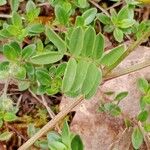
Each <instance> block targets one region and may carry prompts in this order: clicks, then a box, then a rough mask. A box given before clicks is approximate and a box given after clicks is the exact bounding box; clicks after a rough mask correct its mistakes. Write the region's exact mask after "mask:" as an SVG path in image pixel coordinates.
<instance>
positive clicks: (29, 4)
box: [26, 0, 36, 12]
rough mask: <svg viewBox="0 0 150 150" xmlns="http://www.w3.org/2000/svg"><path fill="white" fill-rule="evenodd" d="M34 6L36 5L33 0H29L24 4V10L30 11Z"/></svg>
mask: <svg viewBox="0 0 150 150" xmlns="http://www.w3.org/2000/svg"><path fill="white" fill-rule="evenodd" d="M35 8H36V5H35V4H34V2H33V1H32V0H29V1H28V2H27V4H26V12H30V11H32V10H33V9H35Z"/></svg>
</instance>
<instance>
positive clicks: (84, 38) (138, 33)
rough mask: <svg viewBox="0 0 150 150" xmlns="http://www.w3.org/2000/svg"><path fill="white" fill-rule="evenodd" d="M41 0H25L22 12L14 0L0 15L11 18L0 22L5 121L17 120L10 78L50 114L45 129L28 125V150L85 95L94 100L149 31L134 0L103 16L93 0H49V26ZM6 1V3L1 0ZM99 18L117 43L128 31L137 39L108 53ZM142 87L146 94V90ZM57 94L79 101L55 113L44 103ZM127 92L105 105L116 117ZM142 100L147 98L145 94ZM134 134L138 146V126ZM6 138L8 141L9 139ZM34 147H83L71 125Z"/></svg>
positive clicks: (143, 113)
mask: <svg viewBox="0 0 150 150" xmlns="http://www.w3.org/2000/svg"><path fill="white" fill-rule="evenodd" d="M40 2H41V1H32V0H29V1H28V2H25V6H26V7H25V10H24V12H23V13H22V12H21V11H18V9H19V6H20V5H21V4H20V1H18V0H10V3H9V4H10V6H11V14H10V15H8V16H5V15H3V16H2V17H6V18H9V19H5V21H4V22H2V25H1V26H0V40H1V41H2V43H3V46H2V48H1V53H2V55H3V56H4V57H5V59H4V61H2V62H0V79H1V80H3V81H4V84H5V86H4V89H3V92H2V95H1V97H0V99H1V103H0V113H1V114H2V115H1V119H0V122H1V124H3V122H5V121H6V122H8V121H14V120H16V119H17V117H16V113H17V111H18V108H17V107H15V106H14V104H13V101H12V99H11V98H10V97H9V96H8V94H7V92H8V88H9V84H10V81H11V82H13V83H14V84H15V85H17V86H18V90H19V91H25V90H29V91H30V92H31V93H32V94H33V95H34V97H36V98H37V96H36V95H39V97H41V98H42V103H43V105H44V106H45V107H46V108H47V110H48V112H49V114H50V117H51V118H52V122H49V123H48V124H47V125H46V126H44V127H43V128H42V129H36V128H35V127H34V126H33V125H29V128H28V135H29V136H30V137H31V139H30V140H29V141H28V142H27V143H25V145H23V147H21V148H19V150H21V149H22V150H24V149H27V148H28V147H29V146H30V145H32V144H33V143H34V142H35V141H36V140H37V139H38V138H40V137H41V136H42V135H43V134H44V133H47V131H48V130H49V129H52V128H53V127H54V125H55V124H57V123H58V122H59V121H60V120H61V119H63V118H64V117H65V115H67V114H68V113H69V112H70V111H71V110H72V109H73V108H74V107H75V106H76V105H78V104H79V103H80V102H81V101H82V100H83V99H90V98H92V97H93V96H94V95H95V93H96V91H97V89H98V87H99V85H100V84H102V83H103V82H105V78H107V76H108V74H109V73H110V74H111V72H112V70H113V69H114V68H115V67H116V66H117V65H118V64H119V63H120V62H122V60H123V59H124V58H125V57H127V56H128V55H129V54H130V53H131V52H132V51H133V50H134V49H135V48H136V47H137V46H139V45H140V44H141V43H142V42H143V40H147V38H148V37H149V35H150V28H149V21H145V22H144V21H143V22H141V23H137V21H135V19H134V8H135V6H136V5H137V3H135V2H134V1H126V5H125V6H124V7H122V9H121V10H120V11H119V12H118V13H117V12H116V11H115V9H112V10H111V11H110V13H111V15H110V16H109V13H106V15H105V14H104V13H99V10H98V9H97V8H95V7H91V5H90V3H92V4H93V5H94V4H95V3H93V1H89V2H88V1H87V0H75V1H68V0H65V1H64V0H49V4H48V5H51V6H52V7H53V9H54V15H55V18H53V19H52V21H49V20H48V21H47V22H46V24H44V23H41V22H40V21H38V20H40V17H41V16H40V15H41V14H40V13H41V9H40V7H41V4H43V3H46V1H42V3H40ZM5 4H6V1H2V2H1V3H0V5H5ZM46 5H47V3H46ZM96 6H97V5H96ZM98 8H99V7H98ZM77 10H78V11H77ZM102 10H103V9H102ZM77 12H78V13H77ZM79 14H80V15H79ZM48 18H49V17H48ZM72 20H73V21H72ZM97 20H100V21H101V22H102V23H103V24H104V25H105V27H104V31H106V32H113V35H114V37H115V39H116V40H117V41H118V42H122V41H123V37H124V35H130V34H131V33H132V34H133V35H134V37H136V38H135V39H136V41H135V42H133V44H131V46H129V47H128V48H126V46H125V44H121V45H120V44H119V45H117V46H116V47H113V48H111V49H109V51H105V44H104V43H105V42H104V41H105V40H104V38H105V36H104V35H103V34H102V33H101V32H99V30H96V23H97ZM28 41H29V42H28ZM129 72H130V70H129ZM110 78H111V77H110ZM140 84H144V88H145V86H146V84H147V83H146V82H145V81H140ZM141 89H142V87H141ZM143 91H144V92H146V91H145V89H143ZM58 93H61V94H64V95H66V96H68V97H73V98H77V100H76V101H73V102H72V103H71V104H70V105H69V106H67V107H66V108H65V109H63V110H62V111H61V112H60V113H59V114H58V115H57V116H54V114H53V113H52V114H51V111H49V109H50V108H49V107H48V106H47V104H45V101H44V97H43V95H50V96H54V95H55V94H58ZM127 94H128V93H127V92H122V93H119V94H118V95H117V96H116V97H115V98H114V100H113V102H110V103H107V104H102V107H101V109H102V110H103V111H104V112H109V113H110V114H112V115H114V116H118V115H120V114H121V109H120V107H119V106H118V105H119V103H120V101H121V100H122V99H123V98H124V97H126V96H127ZM143 99H147V95H145V97H144V98H143ZM143 101H144V102H143ZM145 101H146V100H141V106H142V107H144V108H145V103H148V100H147V102H145ZM10 113H11V114H10ZM143 116H144V117H143ZM146 117H147V111H146V110H145V109H143V110H142V111H141V113H140V114H139V116H138V119H139V120H140V121H142V120H143V121H145V120H146ZM147 128H149V127H148V125H147ZM30 131H31V132H33V133H30ZM133 133H134V134H133V145H134V147H135V145H136V146H137V147H139V145H141V143H142V140H141V139H142V136H141V135H140V132H139V128H137V127H136V128H135V129H134V132H133ZM4 135H6V137H11V135H12V133H10V134H8V133H7V132H6V133H5V132H4ZM2 136H3V134H2ZM135 136H137V139H138V138H140V142H138V143H136V142H137V140H135V138H134V137H135ZM6 137H5V138H4V139H8V138H6ZM51 141H53V142H51ZM45 143H46V144H45ZM35 145H36V146H37V147H39V145H40V146H41V145H42V148H43V147H45V145H46V146H47V147H48V148H49V149H64V150H68V149H69V150H70V149H72V150H74V149H78V150H80V149H83V144H82V141H81V139H80V137H79V136H78V135H73V134H72V133H70V131H69V128H68V125H67V123H65V125H64V128H63V130H62V133H61V134H57V133H55V132H52V133H49V134H48V135H47V139H44V140H43V141H41V140H38V141H36V142H35ZM76 146H79V147H76ZM80 146H81V147H80ZM47 147H46V148H47ZM43 149H44V148H43Z"/></svg>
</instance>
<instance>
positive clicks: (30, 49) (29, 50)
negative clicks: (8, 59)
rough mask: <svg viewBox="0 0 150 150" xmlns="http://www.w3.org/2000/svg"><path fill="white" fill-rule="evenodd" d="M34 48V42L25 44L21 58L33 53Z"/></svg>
mask: <svg viewBox="0 0 150 150" xmlns="http://www.w3.org/2000/svg"><path fill="white" fill-rule="evenodd" d="M35 49H36V46H35V44H30V45H28V46H26V47H25V48H24V49H23V50H22V58H23V59H27V58H29V57H30V56H31V55H32V54H33V53H34V51H35Z"/></svg>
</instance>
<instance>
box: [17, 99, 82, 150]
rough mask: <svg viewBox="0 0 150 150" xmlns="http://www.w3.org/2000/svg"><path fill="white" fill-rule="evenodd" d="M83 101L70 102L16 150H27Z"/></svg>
mask: <svg viewBox="0 0 150 150" xmlns="http://www.w3.org/2000/svg"><path fill="white" fill-rule="evenodd" d="M83 99H84V98H83V97H80V98H79V99H77V100H74V101H72V102H70V104H69V105H68V107H65V108H63V109H62V111H61V112H60V113H58V114H57V115H56V116H55V118H53V119H52V120H51V121H49V122H48V123H47V124H46V125H45V126H44V127H43V128H42V129H41V130H40V131H38V132H37V133H36V134H35V135H34V136H33V137H31V138H30V139H29V140H28V141H27V142H26V143H24V144H23V145H22V146H21V147H20V148H19V149H18V150H27V149H28V148H29V147H30V146H31V145H32V144H33V143H34V142H35V141H36V140H37V139H39V138H40V137H41V136H42V135H44V134H46V133H47V132H48V131H49V130H51V129H52V128H53V127H54V126H55V125H56V124H57V123H58V122H59V121H60V120H61V119H63V118H64V117H65V116H66V115H67V114H68V113H69V112H70V111H71V110H72V109H73V108H74V107H76V106H77V105H79V104H80V103H81V102H82V101H83Z"/></svg>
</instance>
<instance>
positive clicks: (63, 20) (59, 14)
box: [55, 6, 69, 25]
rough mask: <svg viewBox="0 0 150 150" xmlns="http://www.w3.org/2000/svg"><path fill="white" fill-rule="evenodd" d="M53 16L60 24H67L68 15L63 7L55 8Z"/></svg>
mask: <svg viewBox="0 0 150 150" xmlns="http://www.w3.org/2000/svg"><path fill="white" fill-rule="evenodd" d="M55 15H56V19H57V20H58V21H59V23H60V24H63V25H66V24H67V23H68V22H69V14H68V12H67V11H66V9H64V8H63V7H61V6H56V7H55Z"/></svg>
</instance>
